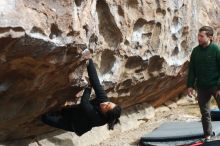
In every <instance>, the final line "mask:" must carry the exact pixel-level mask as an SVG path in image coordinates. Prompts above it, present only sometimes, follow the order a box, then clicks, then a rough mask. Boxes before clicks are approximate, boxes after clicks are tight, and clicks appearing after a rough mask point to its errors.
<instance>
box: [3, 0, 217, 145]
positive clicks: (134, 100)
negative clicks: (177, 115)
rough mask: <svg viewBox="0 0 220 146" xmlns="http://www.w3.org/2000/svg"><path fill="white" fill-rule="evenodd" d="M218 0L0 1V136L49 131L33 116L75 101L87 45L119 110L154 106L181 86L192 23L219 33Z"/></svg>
mask: <svg viewBox="0 0 220 146" xmlns="http://www.w3.org/2000/svg"><path fill="white" fill-rule="evenodd" d="M219 6H220V2H219V1H211V0H208V1H207V0H195V1H191V0H170V1H166V0H146V1H143V0H116V1H110V0H97V1H93V0H87V1H83V0H75V1H72V0H60V1H54V0H47V1H39V0H1V1H0V16H1V19H0V99H1V100H0V140H1V141H3V140H7V139H19V138H24V137H34V136H36V135H40V134H43V133H47V132H49V131H52V130H55V129H51V128H50V127H47V126H45V125H44V124H42V123H41V122H40V121H39V117H40V115H41V114H43V113H45V112H47V111H49V110H55V109H59V108H61V107H62V106H64V103H65V102H66V101H71V102H72V103H74V102H76V101H77V100H78V98H79V97H80V94H79V93H80V91H82V89H83V86H84V85H85V83H84V79H83V77H84V76H85V75H86V68H85V61H84V60H83V59H82V57H81V55H82V51H83V50H84V49H85V48H89V49H90V50H91V52H92V54H93V59H94V62H95V63H96V67H97V70H98V73H99V77H100V80H101V81H102V84H103V85H104V88H105V90H106V92H107V94H108V96H109V98H111V100H112V101H114V102H116V103H118V104H120V105H121V106H122V107H123V108H127V107H130V106H133V105H135V104H138V103H143V102H146V103H148V104H151V105H152V106H159V105H161V104H163V103H165V102H166V101H167V100H168V99H171V98H173V97H175V96H178V95H179V94H181V93H183V91H184V90H185V88H186V87H185V81H186V71H187V60H188V59H189V55H190V52H191V51H192V48H193V47H194V46H195V45H196V44H197V32H198V28H199V27H201V26H202V25H211V26H212V27H213V28H214V30H215V31H216V32H215V36H217V37H215V40H216V41H217V42H218V41H219V40H218V36H219V32H218V31H219V23H218V21H219V17H220V15H219V12H220V11H219V9H218V8H219Z"/></svg>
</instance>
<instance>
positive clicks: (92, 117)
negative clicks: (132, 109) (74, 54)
mask: <svg viewBox="0 0 220 146" xmlns="http://www.w3.org/2000/svg"><path fill="white" fill-rule="evenodd" d="M82 57H83V58H84V59H86V60H87V71H88V75H89V81H88V83H90V84H88V86H87V87H85V89H84V93H83V95H82V97H81V102H80V104H77V105H74V106H72V107H70V108H63V109H62V110H60V111H56V112H49V113H47V114H45V115H43V116H42V121H43V122H44V123H45V124H48V125H50V126H53V127H56V128H59V129H63V130H66V131H71V132H75V133H76V134H77V135H78V136H81V135H82V134H84V133H86V132H87V131H90V130H91V129H92V127H97V126H102V125H105V124H107V125H108V129H109V130H113V129H114V125H115V124H117V123H119V117H120V115H121V107H120V106H119V105H116V104H115V103H113V102H110V101H109V99H108V98H107V95H106V93H105V91H104V89H103V87H102V85H101V84H100V81H99V78H98V75H97V72H96V69H95V66H94V64H93V60H92V59H91V54H90V52H89V50H86V51H84V53H83V55H82ZM91 88H93V89H94V91H95V94H96V98H94V99H92V100H89V99H90V94H91V90H92V89H91Z"/></svg>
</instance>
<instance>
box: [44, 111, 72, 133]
mask: <svg viewBox="0 0 220 146" xmlns="http://www.w3.org/2000/svg"><path fill="white" fill-rule="evenodd" d="M67 110H68V109H65V110H61V111H57V112H51V113H47V114H44V115H43V116H42V117H41V120H42V122H44V123H45V124H48V125H50V126H53V127H55V128H59V129H63V130H66V131H71V132H74V127H73V124H71V123H70V122H71V120H70V119H69V116H67V115H66V113H68V111H67ZM70 110H71V109H70Z"/></svg>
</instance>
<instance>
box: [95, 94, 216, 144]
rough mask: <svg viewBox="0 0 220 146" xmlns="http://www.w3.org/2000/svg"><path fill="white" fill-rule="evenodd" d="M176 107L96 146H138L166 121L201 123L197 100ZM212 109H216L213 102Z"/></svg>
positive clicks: (118, 133)
mask: <svg viewBox="0 0 220 146" xmlns="http://www.w3.org/2000/svg"><path fill="white" fill-rule="evenodd" d="M181 100H182V101H181ZM173 104H174V105H176V106H174V107H171V108H169V109H168V110H164V109H163V108H162V107H160V108H158V109H156V110H155V117H154V118H152V119H150V120H148V121H146V122H144V123H143V124H141V125H140V126H139V127H138V128H137V129H133V130H131V131H127V132H116V133H114V135H111V137H110V138H108V139H107V140H105V141H103V142H101V143H100V144H99V145H96V146H137V145H139V139H140V137H141V136H143V135H144V134H146V133H148V132H150V131H152V130H154V129H155V128H157V127H159V125H161V124H162V123H164V122H166V121H199V120H200V112H199V107H198V104H197V102H196V100H195V99H194V100H191V99H188V98H183V99H180V100H178V101H176V102H174V103H173ZM211 108H216V105H215V103H214V102H213V101H212V104H211Z"/></svg>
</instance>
